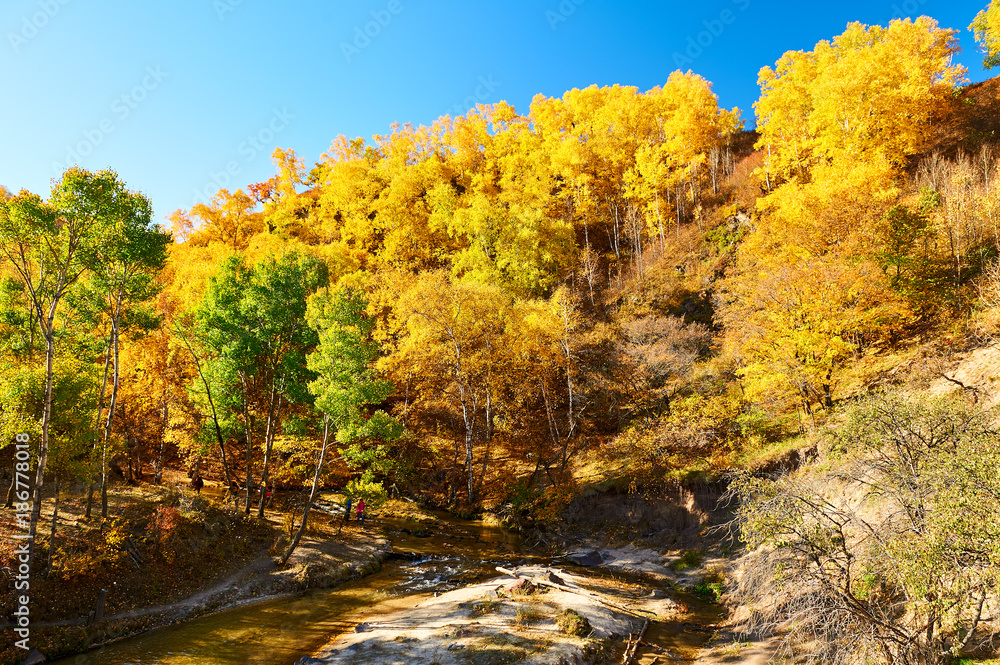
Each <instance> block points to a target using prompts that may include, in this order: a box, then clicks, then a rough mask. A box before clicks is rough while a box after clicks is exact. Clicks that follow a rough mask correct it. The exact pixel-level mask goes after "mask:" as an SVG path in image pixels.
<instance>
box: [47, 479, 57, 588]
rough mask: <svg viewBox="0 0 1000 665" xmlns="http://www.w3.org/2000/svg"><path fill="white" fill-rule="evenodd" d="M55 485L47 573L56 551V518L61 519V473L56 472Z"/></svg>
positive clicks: (50, 570) (50, 568)
mask: <svg viewBox="0 0 1000 665" xmlns="http://www.w3.org/2000/svg"><path fill="white" fill-rule="evenodd" d="M55 485H56V495H55V503H54V504H53V506H52V530H51V531H49V560H48V563H47V565H46V566H45V571H46V572H45V574H46V575H48V574H49V573H51V572H52V556H53V555H54V554H55V551H56V520H58V519H59V474H56V478H55Z"/></svg>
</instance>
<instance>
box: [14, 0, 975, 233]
mask: <svg viewBox="0 0 1000 665" xmlns="http://www.w3.org/2000/svg"><path fill="white" fill-rule="evenodd" d="M986 4H987V3H986V0H975V1H967V0H949V1H945V0H885V2H881V1H874V2H872V1H866V2H858V1H854V0H847V1H837V2H834V1H828V2H819V3H817V2H808V3H805V2H784V1H776V0H775V1H768V0H706V1H704V2H670V1H660V2H652V1H651V2H622V1H620V0H619V1H617V2H616V1H614V0H537V1H530V0H481V1H478V2H476V1H471V2H458V1H454V0H443V1H440V0H439V1H436V2H430V1H429V0H352V1H347V0H328V1H325V2H324V1H320V0H287V1H286V2H267V1H265V0H172V1H171V2H150V3H145V2H136V1H135V0H130V1H128V2H126V1H124V0H121V1H119V0H89V1H88V0H4V2H3V3H2V5H0V76H2V81H3V84H2V90H3V92H2V93H0V184H2V185H5V186H6V187H7V188H8V189H11V190H13V191H17V190H19V189H21V188H27V189H30V190H32V191H35V192H37V193H40V194H43V195H45V194H47V193H48V190H49V187H50V181H51V179H52V178H53V177H56V176H58V175H59V173H60V172H61V168H62V167H63V166H65V165H67V164H71V163H79V164H80V165H81V166H83V167H85V168H89V169H100V168H104V167H109V166H110V167H112V168H114V169H115V170H117V171H118V173H119V175H120V176H121V177H122V178H123V179H124V180H125V181H126V182H127V183H128V184H129V186H130V187H132V188H133V189H139V190H141V191H143V192H144V193H146V194H147V195H148V196H149V197H150V198H151V199H152V201H153V206H154V210H155V214H156V216H157V218H158V219H159V218H162V217H163V216H165V215H167V214H169V213H170V212H171V211H173V210H176V209H178V208H189V207H190V206H191V205H192V204H193V203H195V202H197V201H198V200H204V199H207V198H208V197H210V196H211V195H212V194H213V193H214V191H215V190H216V189H217V188H218V186H220V185H227V186H228V187H229V188H230V189H236V188H237V187H241V186H245V185H246V184H248V183H252V182H258V181H261V180H264V179H266V178H268V177H270V175H272V173H273V168H272V165H271V162H270V153H271V151H272V150H273V148H274V147H275V146H281V147H283V148H291V149H293V150H295V151H296V152H297V153H298V154H299V155H300V156H301V157H303V158H304V159H305V160H306V162H307V164H312V163H313V162H315V161H316V160H317V159H318V158H319V156H320V155H321V154H322V153H323V152H324V151H325V150H326V149H327V148H328V147H329V144H330V142H331V140H333V139H334V138H335V137H336V136H337V135H338V134H346V135H348V136H351V137H354V136H363V137H366V138H370V137H371V136H372V135H373V134H379V133H385V132H387V131H388V129H389V127H390V125H391V124H392V123H394V122H400V123H405V122H411V123H413V124H428V123H430V122H431V121H433V120H434V119H435V118H437V117H438V116H440V115H443V114H445V113H451V114H452V115H456V110H462V111H464V110H465V109H466V108H467V107H468V106H469V105H470V104H472V103H475V102H482V103H492V102H496V101H499V100H506V101H508V102H510V103H511V104H513V105H514V106H515V107H516V108H517V109H518V110H519V111H522V112H527V110H528V106H529V103H530V101H531V99H532V97H533V96H534V95H536V94H538V93H541V94H543V95H547V96H561V95H562V94H563V93H564V92H565V91H566V90H569V89H571V88H576V87H586V86H588V85H590V84H594V83H596V84H598V85H610V84H614V83H620V84H623V85H634V86H637V87H639V88H640V89H642V90H647V89H649V88H651V87H653V86H656V85H659V84H662V83H663V82H664V81H666V79H667V76H669V74H670V72H671V71H673V70H675V69H678V68H681V69H692V70H694V71H695V72H697V73H699V74H701V75H702V76H704V77H705V78H707V79H708V80H710V81H712V82H713V83H714V86H715V87H714V89H715V92H716V93H717V94H718V95H719V98H720V103H721V104H723V105H724V106H726V107H732V106H739V107H740V108H741V109H743V111H744V117H745V118H746V119H747V121H748V122H747V124H748V126H752V125H753V112H752V104H753V102H754V101H755V100H756V98H757V94H758V88H757V83H756V80H757V72H758V71H759V70H760V68H761V67H762V66H764V65H771V64H773V63H774V62H775V60H777V58H778V57H780V55H781V54H782V53H784V52H785V51H788V50H798V49H811V48H812V47H813V46H814V45H815V44H816V42H817V41H819V40H820V39H829V38H831V37H833V36H834V35H837V34H839V33H841V32H843V30H844V28H845V26H846V25H847V23H848V22H850V21H861V22H863V23H868V24H882V25H885V24H886V23H888V22H889V20H890V19H892V18H894V17H897V16H919V15H928V16H932V17H934V18H936V19H937V20H938V21H939V23H940V24H941V25H942V26H946V27H953V28H959V29H961V30H962V33H961V44H962V47H963V53H962V54H961V55H960V61H961V62H962V64H964V65H966V67H968V69H969V78H970V79H971V80H972V81H980V80H983V79H984V78H987V77H988V75H987V74H984V73H983V71H982V68H981V57H980V55H979V53H978V51H977V49H976V45H975V43H974V41H973V39H972V35H971V34H970V33H969V32H968V31H967V30H966V29H965V27H966V26H967V25H968V24H969V23H970V22H971V21H972V19H973V17H974V16H975V14H976V13H977V12H978V11H979V10H980V9H982V8H983V7H984V6H985V5H986ZM366 33H367V34H366ZM698 42H700V44H698ZM678 65H680V66H678Z"/></svg>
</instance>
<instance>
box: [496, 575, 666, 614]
mask: <svg viewBox="0 0 1000 665" xmlns="http://www.w3.org/2000/svg"><path fill="white" fill-rule="evenodd" d="M497 571H498V572H501V573H503V574H504V575H510V576H511V577H513V578H515V579H527V578H528V576H527V575H524V576H522V575H519V574H518V573H517V572H516V571H513V570H510V569H509V568H503V567H502V566H497ZM550 577H556V576H555V575H554V574H550ZM530 579H531V582H532V584H537V585H539V586H547V587H551V588H553V589H557V590H559V591H565V592H566V593H575V594H576V595H578V596H583V597H584V598H590V599H591V600H594V601H596V602H598V603H600V604H602V605H604V606H605V607H610V608H611V609H613V610H618V611H619V612H624V613H625V614H627V615H629V616H631V617H635V618H636V619H638V618H639V616H638V615H637V614H636V612H635V610H631V609H629V608H627V607H623V606H621V605H617V604H615V603H612V602H611V601H609V600H605V599H604V598H602V597H601V595H600V594H596V593H594V592H592V591H587V590H586V589H579V588H575V587H571V586H567V585H565V584H559V583H558V582H553V581H552V580H551V579H547V578H546V577H532V578H530ZM646 622H647V623H648V622H649V619H648V618H647V619H646Z"/></svg>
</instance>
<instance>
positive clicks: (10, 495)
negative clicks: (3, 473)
mask: <svg viewBox="0 0 1000 665" xmlns="http://www.w3.org/2000/svg"><path fill="white" fill-rule="evenodd" d="M15 487H17V474H16V473H15V474H14V475H12V476H11V479H10V488H9V489H8V490H7V500H6V501H5V502H4V504H3V507H4V508H13V507H14V488H15Z"/></svg>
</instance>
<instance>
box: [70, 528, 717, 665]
mask: <svg viewBox="0 0 1000 665" xmlns="http://www.w3.org/2000/svg"><path fill="white" fill-rule="evenodd" d="M387 527H388V529H387V530H388V532H389V534H390V538H391V540H392V543H393V549H392V554H391V555H390V558H389V560H388V561H386V562H385V563H384V564H383V567H382V570H381V571H380V572H378V573H375V574H373V575H369V576H368V577H365V578H362V579H359V580H354V581H352V582H348V583H345V584H342V585H340V586H338V587H337V588H335V589H331V590H313V591H309V592H307V593H305V594H304V595H301V596H297V597H284V598H279V599H276V600H271V601H267V602H263V603H257V604H254V605H248V606H245V607H237V608H234V609H230V610H226V611H223V612H219V613H217V614H212V615H209V616H205V617H201V618H197V619H192V620H190V621H185V622H183V623H180V624H177V625H173V626H167V627H164V628H159V629H156V630H153V631H150V632H148V633H144V634H142V635H138V636H136V637H133V638H129V639H126V640H122V641H120V642H116V643H114V644H110V645H108V646H106V647H103V648H100V649H97V650H94V651H90V652H87V653H84V654H80V655H77V656H71V657H69V658H65V659H62V660H59V661H53V665H237V664H239V665H244V664H247V665H292V663H294V662H295V661H296V660H298V659H299V658H301V657H302V656H306V655H311V654H313V653H315V652H316V651H317V650H319V649H320V648H321V647H322V646H323V645H324V644H326V643H327V642H329V641H330V640H331V638H333V637H335V636H337V635H339V634H342V633H344V632H348V631H351V630H353V629H354V626H355V625H357V624H358V623H359V622H361V621H362V620H363V619H365V618H370V617H374V616H378V615H382V614H387V613H389V612H394V611H397V610H401V609H405V608H408V607H412V606H414V605H416V604H417V603H419V602H421V601H422V600H424V599H426V598H427V597H429V596H432V595H434V594H435V593H443V592H445V591H450V590H452V589H455V588H458V587H461V586H464V585H466V584H468V583H470V582H475V581H478V580H480V579H486V578H489V577H493V576H495V575H496V574H497V573H496V570H495V568H496V566H509V565H516V564H518V563H522V562H524V563H528V562H536V563H537V562H538V560H537V559H534V558H533V557H531V556H529V555H526V554H525V553H523V552H522V551H521V543H520V540H519V539H518V538H517V536H515V535H513V534H510V533H508V532H505V531H503V530H502V529H498V528H495V527H490V526H487V525H485V524H483V523H481V522H465V521H459V520H455V519H453V518H446V517H442V519H441V521H440V523H438V524H435V525H433V526H431V527H425V528H424V529H425V530H424V531H423V532H418V533H419V536H417V535H414V534H412V533H410V532H409V528H414V526H413V524H412V523H404V522H390V523H389V524H388V525H387ZM574 572H577V573H581V572H585V571H583V570H582V569H580V570H574ZM619 577H621V576H620V575H619ZM688 604H689V605H690V603H688ZM693 609H694V614H696V615H699V616H701V615H703V616H701V618H702V619H703V620H704V622H705V623H710V622H712V621H714V620H715V619H716V618H717V614H718V612H717V609H715V608H710V607H706V608H704V611H702V610H699V608H698V607H694V608H693ZM685 625H690V624H666V625H657V626H654V628H653V629H652V630H651V631H650V633H649V636H648V637H647V639H648V640H651V641H655V642H656V643H658V644H660V645H662V646H664V647H667V648H669V649H670V650H671V651H672V652H673V653H674V654H677V655H680V656H683V657H685V658H690V657H691V655H692V653H693V652H692V650H693V649H695V648H696V647H697V646H699V645H700V644H702V643H704V641H705V640H706V639H707V637H708V635H707V634H704V633H703V632H701V631H697V630H688V629H685V628H684V626H685ZM644 660H645V659H644V658H643V659H639V661H638V662H640V663H641V662H643V661H644ZM647 662H652V661H647Z"/></svg>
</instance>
